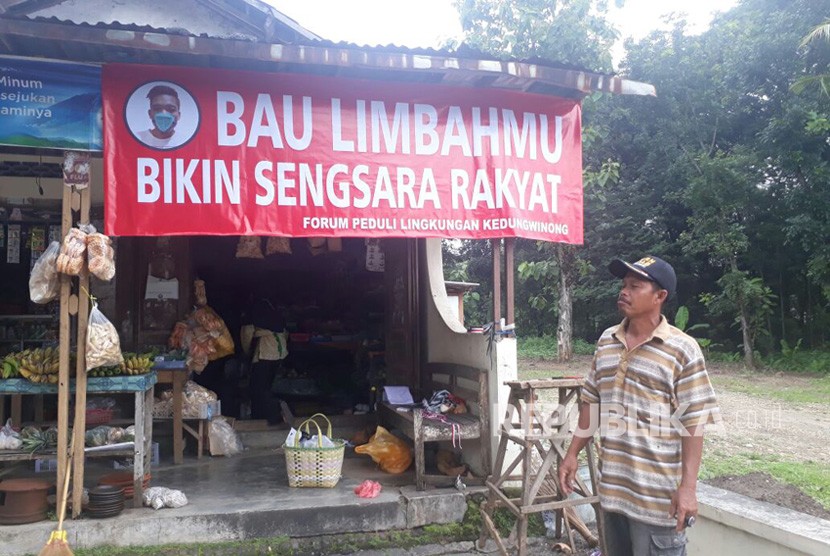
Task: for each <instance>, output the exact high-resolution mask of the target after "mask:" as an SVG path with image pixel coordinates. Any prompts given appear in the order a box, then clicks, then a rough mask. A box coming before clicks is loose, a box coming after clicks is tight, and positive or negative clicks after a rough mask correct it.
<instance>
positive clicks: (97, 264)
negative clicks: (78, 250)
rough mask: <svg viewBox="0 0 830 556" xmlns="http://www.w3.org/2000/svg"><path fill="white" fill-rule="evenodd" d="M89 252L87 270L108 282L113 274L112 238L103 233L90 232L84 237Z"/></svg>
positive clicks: (113, 254) (113, 253) (113, 252)
mask: <svg viewBox="0 0 830 556" xmlns="http://www.w3.org/2000/svg"><path fill="white" fill-rule="evenodd" d="M86 249H87V253H88V254H89V272H91V273H92V275H93V276H95V277H96V278H99V279H101V280H104V281H105V282H109V281H110V280H112V277H113V276H115V251H114V250H113V248H112V240H111V239H110V238H109V237H107V236H105V235H104V234H99V233H97V232H96V233H92V234H89V235H88V236H87V238H86Z"/></svg>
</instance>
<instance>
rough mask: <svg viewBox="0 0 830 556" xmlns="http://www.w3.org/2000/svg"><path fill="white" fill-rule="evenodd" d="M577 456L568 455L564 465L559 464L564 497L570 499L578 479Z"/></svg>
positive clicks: (560, 482) (560, 484)
mask: <svg viewBox="0 0 830 556" xmlns="http://www.w3.org/2000/svg"><path fill="white" fill-rule="evenodd" d="M576 468H577V463H576V456H573V455H571V454H570V453H568V454H567V455H566V456H565V459H563V460H562V463H560V464H559V486H560V487H561V488H562V494H563V495H564V497H566V498H567V497H568V496H570V495H571V493H572V492H573V490H574V489H573V487H572V486H571V485H573V482H574V479H576Z"/></svg>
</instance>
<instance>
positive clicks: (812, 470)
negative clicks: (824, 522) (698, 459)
mask: <svg viewBox="0 0 830 556" xmlns="http://www.w3.org/2000/svg"><path fill="white" fill-rule="evenodd" d="M756 471H759V472H765V473H769V474H770V475H772V476H773V477H775V478H776V479H778V480H779V481H782V482H784V483H787V484H791V485H793V486H796V487H798V488H799V489H801V491H802V492H804V493H805V494H806V495H808V496H809V497H811V498H812V499H814V500H816V501H817V502H818V503H819V504H821V505H822V506H824V508H825V509H827V510H830V465H826V464H821V463H816V462H798V463H796V462H792V461H784V460H782V459H781V458H780V457H779V456H776V455H761V454H754V453H742V454H739V455H736V456H725V455H722V454H720V453H718V452H717V451H712V450H709V451H704V453H703V461H702V463H701V466H700V478H701V479H703V480H706V479H713V478H715V477H722V476H725V475H738V476H740V475H747V474H749V473H753V472H756Z"/></svg>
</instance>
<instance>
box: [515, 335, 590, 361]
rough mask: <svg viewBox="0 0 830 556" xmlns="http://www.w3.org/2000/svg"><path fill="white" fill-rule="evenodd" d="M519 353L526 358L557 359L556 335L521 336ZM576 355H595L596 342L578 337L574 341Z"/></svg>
mask: <svg viewBox="0 0 830 556" xmlns="http://www.w3.org/2000/svg"><path fill="white" fill-rule="evenodd" d="M517 343H518V355H519V357H520V358H524V359H546V360H549V361H553V360H555V359H556V338H555V337H554V336H519V337H518V339H517ZM573 348H574V353H575V354H576V355H593V354H594V348H595V346H594V344H592V343H590V342H586V341H585V340H582V339H580V338H577V339H575V340H574V342H573Z"/></svg>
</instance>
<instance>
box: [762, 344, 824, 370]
mask: <svg viewBox="0 0 830 556" xmlns="http://www.w3.org/2000/svg"><path fill="white" fill-rule="evenodd" d="M764 364H765V365H766V366H768V367H769V368H770V369H772V370H774V371H784V372H798V373H814V374H823V375H827V376H830V351H819V350H806V351H800V350H788V351H787V352H785V353H780V354H776V355H773V356H771V357H766V358H764Z"/></svg>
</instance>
